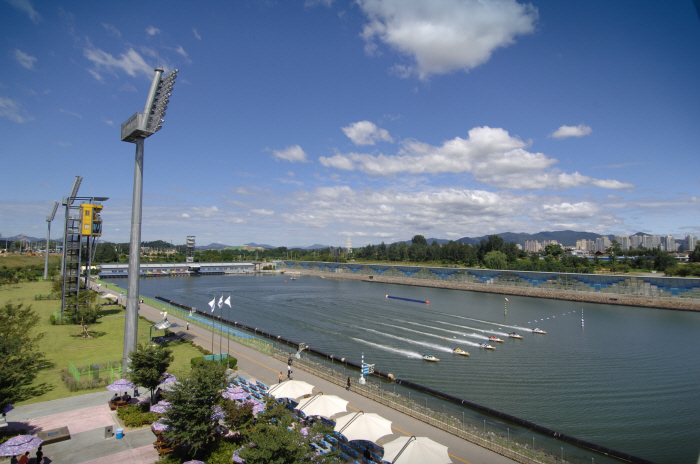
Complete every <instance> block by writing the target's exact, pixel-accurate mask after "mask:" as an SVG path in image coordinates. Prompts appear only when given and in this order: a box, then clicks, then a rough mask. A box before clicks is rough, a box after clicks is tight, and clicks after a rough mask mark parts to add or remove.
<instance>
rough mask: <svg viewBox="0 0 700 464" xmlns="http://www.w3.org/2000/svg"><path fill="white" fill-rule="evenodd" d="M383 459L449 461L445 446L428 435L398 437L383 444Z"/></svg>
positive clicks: (439, 463) (440, 463)
mask: <svg viewBox="0 0 700 464" xmlns="http://www.w3.org/2000/svg"><path fill="white" fill-rule="evenodd" d="M382 459H383V460H384V461H388V462H391V463H392V464H393V463H398V464H411V463H416V464H420V463H424V462H430V463H435V464H443V463H451V462H452V460H451V459H450V455H449V454H447V446H444V445H441V444H440V443H437V442H435V441H433V440H431V439H430V438H428V437H399V438H397V439H396V440H392V441H390V442H389V443H387V444H386V445H384V457H383V458H382Z"/></svg>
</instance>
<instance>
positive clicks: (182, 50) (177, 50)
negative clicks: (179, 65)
mask: <svg viewBox="0 0 700 464" xmlns="http://www.w3.org/2000/svg"><path fill="white" fill-rule="evenodd" d="M175 51H176V52H178V53H179V54H180V55H182V56H184V57H185V58H187V57H188V56H187V52H186V51H185V49H184V48H182V45H180V46H179V47H177V48H176V49H175Z"/></svg>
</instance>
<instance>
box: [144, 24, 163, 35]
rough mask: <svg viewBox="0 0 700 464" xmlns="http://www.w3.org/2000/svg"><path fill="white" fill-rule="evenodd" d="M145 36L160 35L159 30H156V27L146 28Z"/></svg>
mask: <svg viewBox="0 0 700 464" xmlns="http://www.w3.org/2000/svg"><path fill="white" fill-rule="evenodd" d="M146 34H148V35H156V34H160V29H158V28H157V27H153V26H148V27H147V28H146Z"/></svg>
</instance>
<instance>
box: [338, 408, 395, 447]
mask: <svg viewBox="0 0 700 464" xmlns="http://www.w3.org/2000/svg"><path fill="white" fill-rule="evenodd" d="M333 430H334V431H336V432H338V433H342V434H343V435H345V437H346V438H347V439H348V441H352V440H367V441H371V442H374V443H376V442H377V440H379V439H380V438H382V437H383V436H385V435H391V433H392V432H391V421H390V420H387V419H384V418H383V417H382V416H380V415H379V414H375V413H373V412H368V413H365V412H362V411H360V412H358V413H355V414H348V415H346V416H342V417H339V418H338V419H336V421H335V428H334V429H333Z"/></svg>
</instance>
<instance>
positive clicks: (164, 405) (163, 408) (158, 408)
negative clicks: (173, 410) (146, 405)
mask: <svg viewBox="0 0 700 464" xmlns="http://www.w3.org/2000/svg"><path fill="white" fill-rule="evenodd" d="M168 409H170V403H168V402H167V401H160V402H159V403H158V404H154V405H153V406H151V409H150V411H151V412H155V413H156V414H165V413H166V412H168Z"/></svg>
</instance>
